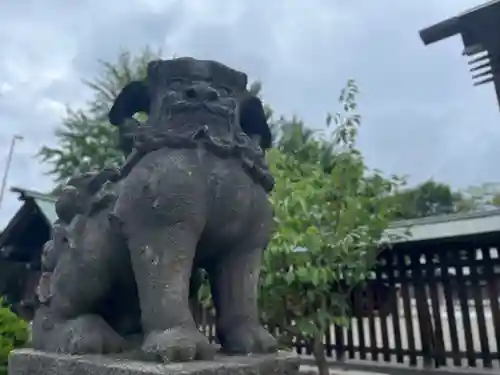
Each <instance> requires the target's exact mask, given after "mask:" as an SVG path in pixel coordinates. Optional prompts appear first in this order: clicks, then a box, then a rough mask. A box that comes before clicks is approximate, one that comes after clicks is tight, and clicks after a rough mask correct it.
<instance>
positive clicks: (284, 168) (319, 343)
mask: <svg viewBox="0 0 500 375" xmlns="http://www.w3.org/2000/svg"><path fill="white" fill-rule="evenodd" d="M356 94H357V87H356V85H355V83H354V82H353V81H349V82H348V85H347V87H346V89H344V90H343V91H342V94H341V96H340V102H341V104H342V107H343V109H344V113H339V114H337V115H335V116H333V117H332V116H329V117H328V120H327V124H330V122H332V120H333V122H334V123H335V125H336V127H335V129H334V131H333V132H332V133H331V138H328V139H326V138H323V139H322V138H321V137H315V138H313V137H312V136H310V138H309V139H308V140H307V141H306V140H304V142H303V144H307V145H308V147H309V148H310V152H311V154H316V155H319V154H321V150H322V149H323V148H325V147H327V148H330V149H331V151H332V154H333V155H334V159H335V162H334V163H333V164H332V165H331V168H327V169H326V170H325V168H324V165H322V164H321V163H318V162H317V160H316V161H314V160H312V159H310V160H309V161H308V162H305V161H304V160H303V159H302V157H301V156H300V155H301V154H300V153H297V152H295V153H294V152H285V150H279V149H277V150H271V152H270V153H269V163H270V166H271V168H272V171H273V173H274V175H275V176H276V187H275V190H274V192H273V193H272V201H273V203H274V207H275V218H276V222H277V225H278V230H277V232H276V234H275V236H274V237H273V239H272V241H271V243H270V245H269V247H268V249H267V251H266V252H265V255H264V262H263V268H262V282H261V294H260V296H261V298H260V301H261V307H262V312H263V318H264V320H265V321H266V322H267V323H268V324H270V325H271V326H275V327H278V328H279V330H280V331H281V332H284V333H285V335H284V336H282V337H287V338H289V337H290V335H292V336H295V337H297V338H299V339H302V340H305V341H306V342H307V343H309V345H311V347H312V348H313V354H314V356H315V359H316V363H317V365H318V368H319V372H320V375H327V374H328V364H327V362H326V357H325V348H324V344H323V340H322V338H323V335H324V333H325V332H326V331H327V330H328V329H329V327H330V326H331V325H332V324H345V323H346V319H345V318H346V316H348V315H349V308H350V306H349V300H350V299H349V297H350V293H351V291H352V289H353V288H354V287H355V286H356V285H359V284H360V283H362V282H363V281H364V280H365V279H366V277H367V275H368V274H369V272H370V270H371V269H372V267H373V266H374V265H375V262H376V257H377V254H378V251H379V249H380V248H381V241H382V235H383V232H384V230H385V229H386V228H387V226H388V224H389V221H390V220H391V219H392V218H393V214H394V213H395V212H394V211H395V207H394V205H393V201H391V200H387V199H385V198H386V197H387V196H389V195H390V194H392V193H393V191H394V189H396V188H397V187H398V186H399V185H400V184H401V182H402V181H401V180H400V179H398V178H392V177H391V178H386V177H385V176H384V175H383V174H381V173H380V172H379V171H371V170H368V168H367V167H366V165H365V163H364V160H363V157H362V155H361V153H360V152H359V151H358V150H357V149H356V138H357V133H358V127H359V125H360V116H359V115H358V114H357V113H356ZM307 158H309V156H308V157H307ZM286 333H288V334H289V335H288V334H286Z"/></svg>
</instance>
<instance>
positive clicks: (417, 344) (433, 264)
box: [202, 237, 500, 368]
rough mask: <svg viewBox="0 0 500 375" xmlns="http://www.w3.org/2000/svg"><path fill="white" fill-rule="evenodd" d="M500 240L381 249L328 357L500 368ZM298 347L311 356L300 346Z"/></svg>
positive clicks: (335, 331)
mask: <svg viewBox="0 0 500 375" xmlns="http://www.w3.org/2000/svg"><path fill="white" fill-rule="evenodd" d="M499 243H500V239H499V238H498V237H497V238H488V237H486V238H474V239H470V238H469V239H467V240H457V239H455V240H453V241H448V242H440V243H431V242H430V243H427V244H425V243H422V242H420V243H413V244H411V245H410V244H403V245H401V246H396V247H394V248H392V249H391V250H387V251H384V252H382V253H381V255H380V258H379V259H380V265H379V266H378V267H377V269H376V272H375V275H376V276H375V277H374V278H373V280H371V282H370V283H369V287H367V288H365V289H363V290H358V291H357V292H356V293H355V295H354V296H353V305H354V306H353V307H354V309H353V310H354V311H355V314H354V316H353V317H352V319H351V322H350V326H349V327H331V329H330V330H329V331H328V332H326V333H325V338H324V340H325V344H326V354H327V356H328V357H330V358H332V359H334V360H341V361H344V360H349V359H356V360H361V361H363V360H366V361H370V362H372V361H377V362H386V363H405V364H408V365H410V366H420V365H422V366H424V367H443V366H457V367H470V366H472V367H484V368H499V367H500V308H499V289H498V288H499V285H500V283H499V280H500V258H499V254H498V250H497V249H498V245H497V244H499ZM207 319H208V320H207ZM202 320H203V321H204V322H206V323H208V325H203V329H204V330H205V331H206V333H208V334H209V336H210V337H211V338H212V339H213V340H215V338H214V332H213V327H212V325H211V324H210V323H209V322H211V321H212V319H211V318H209V317H207V316H206V315H205V317H204V318H203V319H202ZM296 350H297V352H298V353H300V354H304V355H307V354H311V348H309V347H307V346H306V345H304V344H303V343H300V342H297V343H296ZM372 363H373V362H372Z"/></svg>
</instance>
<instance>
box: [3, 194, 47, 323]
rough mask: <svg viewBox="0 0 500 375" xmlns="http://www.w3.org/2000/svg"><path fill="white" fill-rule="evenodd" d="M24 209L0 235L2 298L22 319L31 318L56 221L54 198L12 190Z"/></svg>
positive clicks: (21, 209)
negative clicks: (45, 251)
mask: <svg viewBox="0 0 500 375" xmlns="http://www.w3.org/2000/svg"><path fill="white" fill-rule="evenodd" d="M11 191H12V192H14V193H17V194H19V200H20V201H21V202H22V205H21V208H20V209H19V210H18V211H17V213H16V214H15V215H14V216H13V217H12V219H11V220H10V221H9V223H8V224H7V226H6V227H5V228H4V230H3V232H2V233H1V234H0V295H2V296H4V297H5V298H6V299H7V302H8V303H9V304H11V305H12V307H13V309H14V310H15V311H16V312H17V313H18V314H19V315H21V316H23V317H26V318H28V319H29V318H31V316H32V314H33V308H34V304H35V294H34V293H35V286H36V284H37V282H38V278H39V275H40V255H41V250H42V247H43V245H44V243H45V242H46V241H47V240H48V239H49V237H50V231H51V225H52V223H53V222H54V221H55V219H56V213H55V209H54V198H53V197H51V196H48V195H45V194H40V193H38V192H34V191H30V190H26V189H19V188H12V189H11Z"/></svg>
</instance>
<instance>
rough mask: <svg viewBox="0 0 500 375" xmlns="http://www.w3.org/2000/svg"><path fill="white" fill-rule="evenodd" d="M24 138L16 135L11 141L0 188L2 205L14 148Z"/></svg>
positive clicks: (0, 204) (0, 202) (0, 203)
mask: <svg viewBox="0 0 500 375" xmlns="http://www.w3.org/2000/svg"><path fill="white" fill-rule="evenodd" d="M23 139H24V137H23V136H21V135H17V134H16V135H14V136H13V137H12V140H11V141H10V149H9V154H8V155H7V162H6V163H5V171H4V173H3V178H2V187H1V188H0V207H1V206H2V202H3V196H4V193H5V186H6V185H7V177H8V176H9V170H10V165H11V163H12V156H13V155H14V148H15V147H16V142H17V141H22V140H23Z"/></svg>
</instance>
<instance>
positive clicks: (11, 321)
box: [0, 298, 29, 375]
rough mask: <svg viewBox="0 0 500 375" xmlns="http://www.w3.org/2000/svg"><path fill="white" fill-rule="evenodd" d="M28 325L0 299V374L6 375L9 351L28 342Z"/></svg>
mask: <svg viewBox="0 0 500 375" xmlns="http://www.w3.org/2000/svg"><path fill="white" fill-rule="evenodd" d="M28 336H29V333H28V323H26V322H25V321H24V320H22V319H21V318H19V317H18V316H17V315H16V314H14V313H13V312H12V310H11V309H10V308H9V306H7V305H6V304H5V303H4V301H3V299H2V298H0V374H1V375H3V374H5V375H6V374H7V370H6V366H7V359H8V357H9V353H10V352H11V350H13V349H15V348H20V347H22V346H24V345H25V344H26V343H27V341H28Z"/></svg>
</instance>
